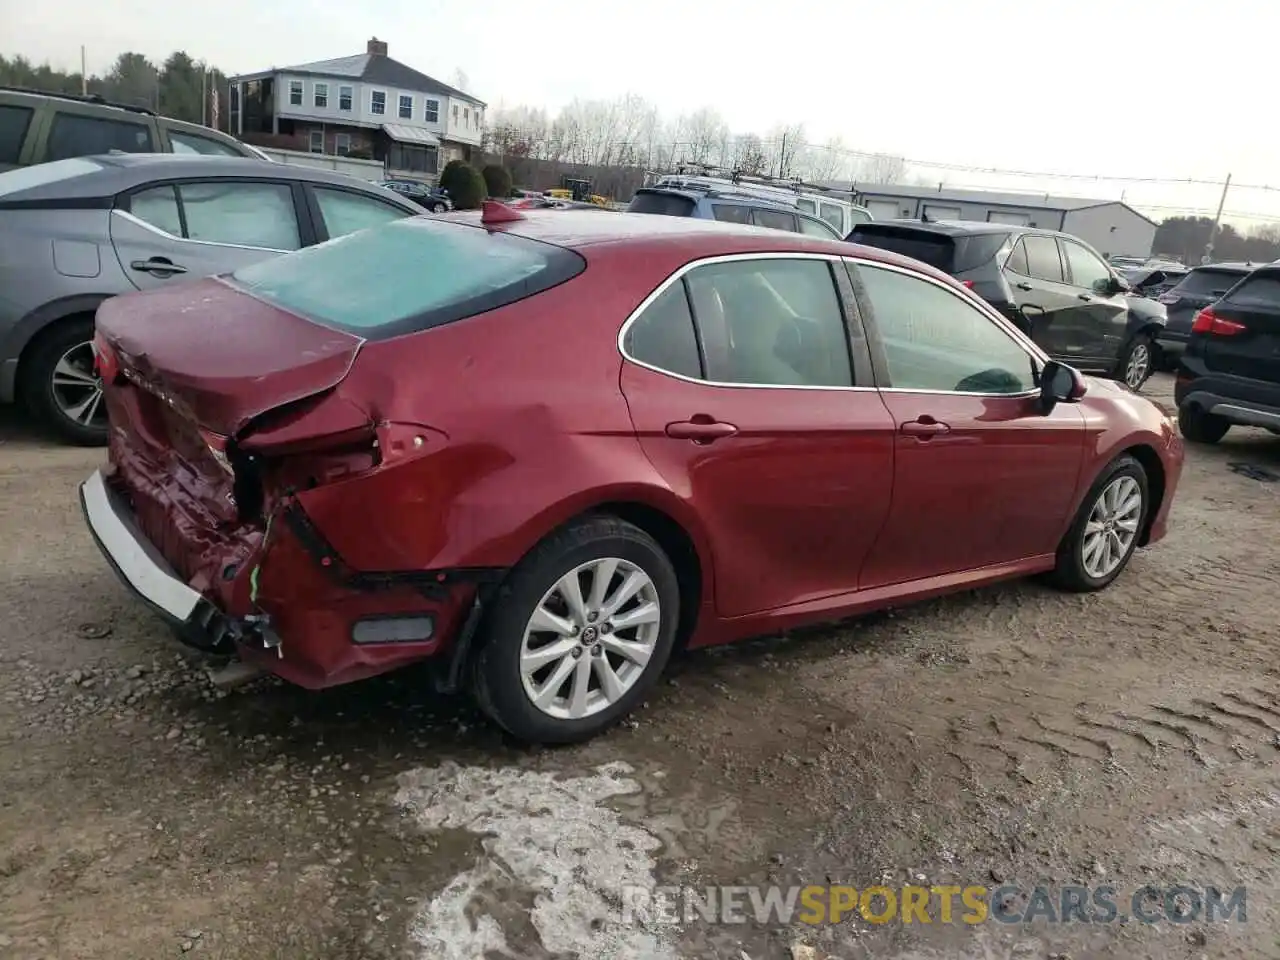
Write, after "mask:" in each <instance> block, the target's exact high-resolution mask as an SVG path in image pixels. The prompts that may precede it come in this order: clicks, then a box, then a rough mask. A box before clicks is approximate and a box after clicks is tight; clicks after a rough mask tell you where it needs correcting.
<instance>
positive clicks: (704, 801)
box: [0, 376, 1280, 960]
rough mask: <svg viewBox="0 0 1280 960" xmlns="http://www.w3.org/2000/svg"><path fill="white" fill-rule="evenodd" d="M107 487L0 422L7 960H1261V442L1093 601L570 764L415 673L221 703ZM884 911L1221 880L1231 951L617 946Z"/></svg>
mask: <svg viewBox="0 0 1280 960" xmlns="http://www.w3.org/2000/svg"><path fill="white" fill-rule="evenodd" d="M1170 390H1171V382H1170V381H1169V379H1168V378H1167V377H1163V376H1161V377H1160V378H1158V379H1157V380H1156V381H1153V383H1152V384H1151V385H1150V386H1149V387H1148V388H1147V392H1148V393H1149V394H1152V395H1153V396H1155V397H1156V398H1157V399H1164V400H1165V401H1166V402H1167V401H1168V399H1169V393H1170ZM99 458H100V452H98V451H85V450H75V449H67V448H61V447H56V446H54V445H52V444H51V443H49V442H47V441H45V440H43V439H41V438H39V437H37V436H35V435H34V434H32V433H30V432H28V431H25V430H24V429H23V428H22V427H20V426H19V424H18V422H17V420H16V419H15V418H14V417H13V416H12V415H10V417H9V419H8V420H6V421H4V422H3V423H0V542H3V543H4V544H5V547H6V549H5V550H4V552H3V556H0V958H4V960H9V958H23V960H26V958H37V957H68V958H130V960H144V958H151V957H176V956H183V955H187V954H190V955H191V956H193V957H210V958H228V960H230V958H244V960H274V958H306V960H319V958H342V960H357V958H370V960H374V958H378V960H381V958H388V960H389V958H409V957H414V958H432V960H434V958H442V960H448V958H457V960H474V958H477V957H481V956H490V957H501V956H510V957H521V958H529V960H553V958H554V960H570V958H573V957H581V958H583V960H597V958H599V960H608V958H631V957H635V958H640V957H651V958H655V960H659V958H661V960H665V958H676V957H696V958H702V957H725V958H732V960H742V958H743V957H746V958H748V960H762V958H770V960H771V958H784V957H785V958H788V960H790V958H791V957H792V956H793V953H792V950H793V948H794V949H795V953H794V956H796V957H799V958H808V957H821V958H825V957H827V956H832V957H838V958H841V960H844V958H861V957H870V956H875V957H896V958H900V960H906V958H932V957H974V958H984V960H985V958H995V957H1001V958H1004V957H1009V958H1012V957H1026V958H1032V957H1043V958H1050V957H1056V958H1059V960H1062V958H1073V960H1079V958H1082V957H1115V958H1152V960H1155V958H1160V960H1176V958H1183V957H1186V958H1190V960H1197V958H1202V957H1240V958H1246V957H1248V958H1253V957H1269V956H1280V941H1278V940H1277V934H1276V933H1275V931H1276V930H1280V917H1278V916H1277V912H1276V906H1275V905H1276V902H1277V892H1278V891H1277V864H1278V863H1280V860H1278V858H1277V854H1280V774H1278V772H1277V768H1276V765H1275V764H1276V759H1277V755H1278V753H1280V672H1278V671H1277V667H1276V658H1275V655H1274V651H1275V650H1276V648H1277V641H1280V615H1278V614H1280V600H1278V599H1277V595H1276V592H1275V584H1276V582H1277V577H1278V576H1280V555H1278V554H1277V550H1276V543H1277V542H1278V541H1280V509H1278V507H1280V482H1267V481H1266V480H1265V479H1256V478H1253V477H1249V476H1246V475H1242V474H1240V473H1238V472H1235V471H1233V470H1232V469H1231V467H1230V465H1231V464H1233V463H1241V462H1244V463H1249V464H1252V465H1255V466H1260V467H1264V468H1268V469H1270V470H1272V471H1274V472H1275V473H1280V440H1277V439H1276V438H1273V437H1270V436H1267V435H1265V434H1259V433H1252V432H1249V431H1233V432H1232V433H1231V434H1230V435H1229V437H1228V438H1227V440H1226V441H1224V442H1223V444H1221V446H1220V447H1218V448H1216V449H1201V448H1197V449H1193V450H1191V451H1190V453H1189V457H1188V464H1187V469H1186V472H1185V473H1184V476H1183V483H1182V488H1181V490H1180V496H1179V499H1178V501H1177V503H1176V505H1175V509H1174V514H1173V520H1172V527H1171V533H1170V535H1169V537H1168V538H1167V540H1165V541H1164V542H1163V543H1161V544H1160V545H1158V546H1157V547H1155V548H1153V549H1152V550H1150V551H1146V552H1143V553H1140V554H1139V555H1138V556H1137V557H1136V558H1135V560H1134V561H1133V563H1132V565H1131V566H1130V568H1129V570H1128V571H1127V572H1126V574H1125V575H1124V576H1123V577H1122V578H1121V580H1120V581H1119V582H1118V583H1117V584H1116V585H1115V586H1114V587H1113V588H1112V589H1110V590H1108V591H1105V592H1104V593H1102V594H1099V595H1093V596H1087V597H1076V596H1064V595H1062V594H1058V593H1055V592H1052V591H1050V590H1048V589H1046V588H1044V587H1042V586H1040V585H1038V584H1035V583H1019V584H1014V585H1010V586H1006V587H1000V588H995V589H990V590H983V591H979V592H974V593H968V594H963V595H959V596H955V597H951V598H947V599H945V600H941V601H937V602H931V603H926V604H922V605H919V606H916V607H912V608H908V609H903V610H900V611H897V612H896V613H891V614H884V615H879V616H875V617H869V618H864V619H862V620H860V621H857V622H855V623H852V624H846V625H844V626H841V627H838V628H828V629H822V630H813V631H806V632H804V633H803V634H797V635H793V636H790V637H783V638H774V639H769V640H762V641H756V642H752V643H747V644H742V645H738V646H736V647H734V648H730V649H725V650H718V651H711V652H705V653H697V654H692V655H688V656H685V657H683V658H682V659H680V660H679V661H678V662H677V663H676V664H674V665H673V668H672V670H671V671H670V673H669V676H668V678H667V679H666V680H665V681H664V682H663V684H662V686H661V687H660V689H659V692H658V693H656V694H655V696H654V697H653V698H652V701H651V702H650V703H649V704H648V705H647V708H646V709H644V710H642V711H641V712H640V713H639V715H638V716H637V718H636V720H635V721H633V722H631V723H628V724H626V725H624V726H622V727H619V728H618V729H617V730H615V731H613V732H612V733H610V734H609V735H607V736H605V737H603V738H601V739H599V740H597V741H595V742H592V743H590V744H587V745H584V746H581V747H576V748H572V749H563V750H530V749H526V748H522V747H519V746H517V745H514V744H512V743H511V742H509V741H507V740H505V739H504V738H503V737H502V736H500V735H499V734H497V733H496V732H494V730H493V729H491V728H490V727H489V726H488V725H486V724H484V723H482V722H480V720H479V719H478V718H477V717H476V716H475V714H474V711H472V710H471V709H470V708H469V707H468V706H467V705H466V704H465V703H464V702H449V701H441V700H440V699H439V698H437V697H435V696H433V695H432V694H431V692H430V686H429V684H428V682H427V680H426V678H425V677H424V676H423V675H422V674H421V673H420V672H417V671H409V672H405V673H402V674H400V675H397V676H393V677H389V678H379V679H375V680H371V681H368V682H365V683H362V684H358V685H355V686H353V687H349V688H345V689H337V690H332V691H328V692H325V693H322V694H310V693H305V692H303V691H300V690H296V689H292V688H289V687H287V686H284V685H282V684H279V683H277V682H275V681H259V682H256V683H254V684H252V685H250V686H248V687H245V688H241V689H239V690H236V691H233V692H230V693H215V692H214V691H213V690H212V689H211V687H210V686H209V685H208V683H207V682H206V680H205V678H204V675H203V673H202V667H201V664H200V662H199V661H198V660H197V659H194V658H191V657H188V656H187V655H185V654H184V653H183V652H182V651H181V650H180V649H179V648H177V647H176V646H175V645H174V644H173V643H172V642H171V641H170V640H169V638H168V635H167V632H166V631H165V629H164V628H163V627H162V626H161V625H159V624H158V623H157V622H156V621H155V620H154V619H153V618H152V617H151V616H150V615H149V614H148V613H147V612H146V611H144V610H143V609H142V608H140V606H139V605H138V604H136V603H134V602H133V601H132V600H131V599H130V598H129V597H128V596H127V595H126V593H125V591H124V590H123V588H122V587H121V586H120V585H119V584H118V583H117V581H116V580H115V578H114V576H113V575H112V574H111V572H110V571H109V570H108V568H107V567H106V565H105V563H104V562H103V561H102V559H101V558H100V557H99V555H98V553H97V551H96V550H95V548H94V547H93V545H92V544H91V542H90V540H89V537H88V535H87V534H86V533H85V531H84V529H83V525H82V520H81V518H80V514H79V510H78V508H77V506H76V503H75V496H74V490H75V484H76V483H77V482H78V481H80V480H82V479H83V478H84V477H85V476H86V475H87V474H88V473H89V471H90V470H91V469H92V468H93V466H94V465H95V464H96V463H97V461H98V460H99ZM882 881H883V882H884V883H886V884H887V885H889V886H899V885H901V884H903V883H913V884H925V885H929V884H946V883H955V884H958V885H968V884H983V885H986V886H988V887H996V886H998V885H999V884H1000V883H1002V882H1017V883H1020V884H1022V885H1024V886H1027V885H1030V884H1033V883H1036V882H1043V883H1046V884H1053V885H1063V884H1070V883H1080V884H1092V885H1098V884H1102V883H1110V884H1113V885H1114V886H1115V887H1116V888H1117V889H1119V890H1121V891H1127V890H1131V889H1135V888H1137V887H1140V886H1142V885H1143V884H1147V883H1151V884H1156V885H1164V886H1167V885H1171V884H1174V883H1189V884H1192V885H1198V886H1206V885H1210V884H1215V885H1217V886H1219V887H1223V888H1232V887H1235V886H1237V885H1240V884H1243V885H1245V886H1246V887H1247V889H1248V920H1247V922H1246V923H1228V924H1224V923H1215V924H1208V923H1204V922H1199V921H1197V922H1191V923H1182V924H1177V923H1168V922H1165V923H1160V924H1154V925H1148V924H1136V923H1128V924H1120V923H1113V924H1079V923H1076V924H1072V925H1053V924H1046V923H1043V922H1037V923H1035V924H1030V925H1024V926H1009V925H1004V924H998V923H992V922H988V923H985V924H980V925H976V926H967V925H964V924H950V925H947V924H940V923H937V922H935V923H933V924H930V925H927V926H921V925H919V924H915V925H904V924H899V923H896V922H895V923H890V924H885V925H878V926H877V925H871V924H868V923H866V922H865V921H864V920H863V919H862V918H860V917H859V918H857V919H856V920H855V919H846V920H845V921H844V922H843V923H841V924H839V925H838V926H835V927H825V928H819V927H805V926H802V925H800V924H796V925H794V926H783V925H778V924H776V923H773V924H771V923H757V922H754V921H752V922H746V923H740V924H728V925H723V924H722V925H712V924H708V923H705V922H698V921H695V922H689V923H684V924H677V925H668V924H661V923H658V922H656V921H655V920H654V919H653V918H649V919H648V920H645V919H643V918H642V919H640V920H637V921H636V922H633V923H630V924H623V923H621V922H620V920H619V916H618V914H619V906H618V905H619V899H618V898H619V896H620V894H619V890H620V889H621V888H622V887H623V886H624V885H630V886H634V887H638V888H645V887H650V886H652V885H653V884H654V883H655V882H656V883H662V884H668V883H688V884H694V885H696V886H698V887H704V886H706V885H710V884H739V885H742V884H768V883H777V884H781V885H783V886H790V885H804V884H824V883H827V882H840V883H848V884H853V885H855V886H858V887H865V886H867V885H870V884H875V883H879V882H882ZM802 943H805V944H812V945H813V946H814V947H815V948H816V950H815V951H814V952H808V951H806V950H805V949H804V948H803V947H801V946H799V945H800V944H802Z"/></svg>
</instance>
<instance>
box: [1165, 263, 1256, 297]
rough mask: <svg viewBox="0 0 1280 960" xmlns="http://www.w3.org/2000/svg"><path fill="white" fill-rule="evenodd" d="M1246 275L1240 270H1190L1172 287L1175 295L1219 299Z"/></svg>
mask: <svg viewBox="0 0 1280 960" xmlns="http://www.w3.org/2000/svg"><path fill="white" fill-rule="evenodd" d="M1245 276H1247V274H1246V273H1245V272H1244V271H1240V270H1214V269H1201V270H1192V271H1191V272H1190V273H1188V274H1187V275H1186V276H1185V277H1183V278H1182V280H1181V281H1180V282H1179V283H1178V285H1177V286H1176V287H1174V288H1173V289H1174V291H1175V292H1177V293H1189V294H1191V295H1192V296H1197V295H1199V296H1204V297H1209V296H1213V297H1220V296H1222V295H1223V294H1224V293H1226V292H1227V291H1228V290H1230V289H1231V288H1232V287H1234V286H1235V285H1236V284H1237V283H1239V282H1240V281H1241V280H1242V279H1243V278H1244V277H1245Z"/></svg>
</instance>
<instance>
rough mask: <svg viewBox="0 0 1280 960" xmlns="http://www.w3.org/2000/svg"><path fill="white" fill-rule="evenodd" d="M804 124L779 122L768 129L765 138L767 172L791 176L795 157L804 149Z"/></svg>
mask: <svg viewBox="0 0 1280 960" xmlns="http://www.w3.org/2000/svg"><path fill="white" fill-rule="evenodd" d="M804 145H805V143H804V125H803V124H799V123H797V124H790V125H788V124H780V125H778V126H776V127H774V128H773V129H772V130H770V131H769V136H768V137H767V138H766V140H765V154H766V158H767V161H768V169H767V171H766V172H767V173H771V174H773V175H774V176H778V177H790V176H793V172H792V168H793V167H794V166H795V162H796V158H797V157H798V156H799V155H800V152H801V151H802V150H803V149H804Z"/></svg>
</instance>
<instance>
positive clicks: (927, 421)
mask: <svg viewBox="0 0 1280 960" xmlns="http://www.w3.org/2000/svg"><path fill="white" fill-rule="evenodd" d="M898 431H899V432H900V433H905V434H907V436H910V437H919V438H920V439H921V440H928V439H929V438H930V437H936V436H937V435H938V434H940V433H950V432H951V428H950V427H949V426H947V425H946V424H945V423H942V422H941V421H939V420H935V419H934V418H933V417H931V416H929V415H928V414H927V413H926V414H924V415H923V416H920V417H917V418H916V419H914V420H908V421H907V422H906V423H904V424H901V425H900V426H899V427H898Z"/></svg>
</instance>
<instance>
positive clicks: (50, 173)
mask: <svg viewBox="0 0 1280 960" xmlns="http://www.w3.org/2000/svg"><path fill="white" fill-rule="evenodd" d="M101 169H102V164H100V163H97V162H95V161H93V160H86V159H84V158H83V157H73V158H72V159H70V160H55V161H53V162H52V163H37V164H35V165H34V166H30V167H19V168H18V169H17V170H10V171H8V172H7V173H0V197H3V196H6V195H7V194H12V193H17V192H18V191H19V190H30V189H32V188H33V187H43V186H46V185H48V184H50V183H59V182H61V181H63V180H70V179H72V178H73V177H83V176H84V175H85V174H86V173H97V172H98V171H99V170H101Z"/></svg>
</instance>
